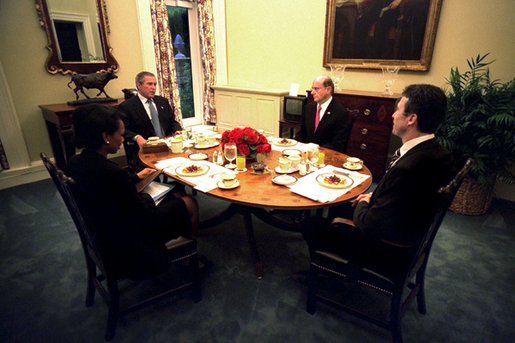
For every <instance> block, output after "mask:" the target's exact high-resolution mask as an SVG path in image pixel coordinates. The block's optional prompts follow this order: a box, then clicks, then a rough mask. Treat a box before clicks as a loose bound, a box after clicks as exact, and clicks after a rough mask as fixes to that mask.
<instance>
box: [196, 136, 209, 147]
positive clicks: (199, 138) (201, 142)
mask: <svg viewBox="0 0 515 343" xmlns="http://www.w3.org/2000/svg"><path fill="white" fill-rule="evenodd" d="M196 138H197V145H198V146H205V145H207V144H206V143H207V141H206V136H204V134H203V133H197V136H196Z"/></svg>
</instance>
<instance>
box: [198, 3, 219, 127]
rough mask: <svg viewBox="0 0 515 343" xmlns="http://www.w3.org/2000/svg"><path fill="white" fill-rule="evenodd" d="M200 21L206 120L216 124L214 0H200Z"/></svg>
mask: <svg viewBox="0 0 515 343" xmlns="http://www.w3.org/2000/svg"><path fill="white" fill-rule="evenodd" d="M198 22H199V36H200V37H199V38H200V50H201V55H202V57H201V58H202V75H203V80H204V87H203V88H204V106H203V108H204V122H205V123H213V124H214V123H216V111H215V94H214V91H213V90H212V89H211V87H212V86H213V85H214V84H215V82H216V58H215V36H214V25H213V0H198Z"/></svg>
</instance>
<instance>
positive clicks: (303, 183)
mask: <svg viewBox="0 0 515 343" xmlns="http://www.w3.org/2000/svg"><path fill="white" fill-rule="evenodd" d="M334 172H336V173H342V174H345V175H347V176H348V177H350V178H351V179H352V180H353V181H354V182H353V184H352V187H349V188H345V189H331V188H327V187H324V186H321V185H320V184H319V183H318V182H317V180H316V178H317V176H318V175H320V174H325V173H334ZM369 177H370V176H369V175H364V174H361V173H357V172H350V171H348V170H346V169H343V168H336V167H334V166H325V167H324V168H321V169H319V170H317V171H315V172H313V173H312V174H309V175H307V176H304V177H302V178H300V179H299V180H298V181H297V183H296V184H294V185H293V186H292V187H290V190H291V191H292V192H293V193H296V194H299V195H302V196H304V197H306V198H309V199H311V200H315V201H318V202H322V203H324V202H329V201H334V200H336V199H337V198H338V197H340V196H342V195H343V194H345V193H347V192H349V191H350V190H351V189H353V188H354V187H357V186H359V185H360V184H361V183H363V181H365V180H366V179H368V178H369Z"/></svg>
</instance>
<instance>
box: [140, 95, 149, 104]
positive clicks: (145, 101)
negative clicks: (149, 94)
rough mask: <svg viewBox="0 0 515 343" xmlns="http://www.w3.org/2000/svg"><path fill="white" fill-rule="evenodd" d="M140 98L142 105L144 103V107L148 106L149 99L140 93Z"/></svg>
mask: <svg viewBox="0 0 515 343" xmlns="http://www.w3.org/2000/svg"><path fill="white" fill-rule="evenodd" d="M138 98H139V100H140V101H141V103H142V104H143V105H146V104H147V101H148V99H147V98H145V97H144V96H143V95H141V94H140V93H139V92H138Z"/></svg>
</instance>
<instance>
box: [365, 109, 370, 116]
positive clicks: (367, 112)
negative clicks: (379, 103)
mask: <svg viewBox="0 0 515 343" xmlns="http://www.w3.org/2000/svg"><path fill="white" fill-rule="evenodd" d="M363 114H364V115H366V116H369V115H370V110H369V109H368V108H367V109H365V110H364V111H363Z"/></svg>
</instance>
